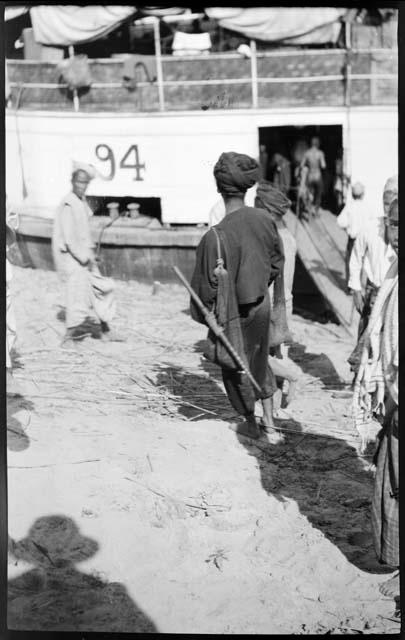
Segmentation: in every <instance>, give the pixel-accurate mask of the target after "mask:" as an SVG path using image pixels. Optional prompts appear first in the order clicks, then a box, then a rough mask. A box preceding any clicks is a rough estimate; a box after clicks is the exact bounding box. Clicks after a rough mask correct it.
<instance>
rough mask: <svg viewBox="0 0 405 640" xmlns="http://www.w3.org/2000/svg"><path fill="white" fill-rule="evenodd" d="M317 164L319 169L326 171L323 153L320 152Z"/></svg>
mask: <svg viewBox="0 0 405 640" xmlns="http://www.w3.org/2000/svg"><path fill="white" fill-rule="evenodd" d="M319 163H320V165H321V169H326V161H325V154H324V152H323V151H320V158H319Z"/></svg>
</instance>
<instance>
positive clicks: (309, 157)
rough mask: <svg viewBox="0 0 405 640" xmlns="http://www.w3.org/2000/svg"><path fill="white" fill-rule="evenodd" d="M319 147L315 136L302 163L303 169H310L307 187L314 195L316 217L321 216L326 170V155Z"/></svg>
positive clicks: (318, 141)
mask: <svg viewBox="0 0 405 640" xmlns="http://www.w3.org/2000/svg"><path fill="white" fill-rule="evenodd" d="M319 147H320V140H319V138H318V137H317V136H314V137H313V138H312V139H311V147H310V148H309V149H308V150H307V151H306V152H305V154H304V157H303V159H302V162H301V166H302V167H304V166H306V167H308V175H307V187H308V189H309V191H310V193H311V194H312V201H313V206H314V215H315V216H319V207H320V206H321V198H322V191H323V177H322V171H323V170H324V169H326V162H325V155H324V153H323V151H321V149H320V148H319Z"/></svg>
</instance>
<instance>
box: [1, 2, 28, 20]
mask: <svg viewBox="0 0 405 640" xmlns="http://www.w3.org/2000/svg"><path fill="white" fill-rule="evenodd" d="M28 11H29V6H28V5H25V6H23V5H20V6H19V7H11V6H8V7H6V8H5V10H4V21H5V22H8V21H9V20H14V18H19V17H20V16H23V15H24V13H28Z"/></svg>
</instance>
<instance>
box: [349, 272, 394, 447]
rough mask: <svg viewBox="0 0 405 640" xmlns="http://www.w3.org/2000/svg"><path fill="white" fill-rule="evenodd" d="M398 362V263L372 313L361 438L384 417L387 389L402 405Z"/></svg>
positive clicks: (360, 379) (356, 407)
mask: <svg viewBox="0 0 405 640" xmlns="http://www.w3.org/2000/svg"><path fill="white" fill-rule="evenodd" d="M398 362H399V347H398V260H395V262H394V263H393V264H392V266H391V268H390V269H389V271H388V273H387V276H386V278H385V280H384V282H383V284H382V285H381V288H380V291H379V292H378V295H377V298H376V300H375V303H374V307H373V310H372V312H371V316H370V320H369V323H368V326H367V330H366V336H365V341H364V349H363V353H362V356H361V362H360V367H359V371H358V374H357V377H356V381H355V386H354V393H353V402H352V416H353V419H354V422H355V426H356V429H357V431H358V432H359V433H360V435H361V436H363V435H364V430H368V426H369V424H370V422H371V420H372V414H373V413H374V414H376V415H380V416H383V415H384V411H385V410H384V396H385V391H386V389H388V390H389V391H390V393H391V395H392V397H393V399H394V402H395V403H396V404H398Z"/></svg>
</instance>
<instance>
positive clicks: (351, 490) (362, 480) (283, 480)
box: [237, 418, 391, 574]
mask: <svg viewBox="0 0 405 640" xmlns="http://www.w3.org/2000/svg"><path fill="white" fill-rule="evenodd" d="M275 423H276V426H277V427H278V428H279V429H280V430H282V433H283V434H284V441H283V442H280V443H278V444H271V443H269V442H268V441H267V439H265V438H263V439H260V440H259V441H255V440H251V439H249V438H246V437H244V436H242V435H240V434H237V437H238V440H239V442H240V443H241V444H242V445H243V446H244V447H245V448H246V450H247V451H248V453H249V455H251V456H254V457H255V458H256V459H257V462H258V465H259V468H260V476H261V483H262V486H263V489H264V490H265V491H266V492H267V493H268V494H269V495H272V496H274V497H275V498H277V499H278V500H279V501H281V502H285V501H286V500H294V501H295V502H296V503H297V505H298V507H299V510H300V512H301V513H302V514H303V515H304V516H305V517H306V518H307V519H308V521H309V522H310V523H311V524H312V526H314V527H316V528H317V529H319V530H320V531H322V533H323V534H324V536H325V537H326V538H327V539H328V540H329V541H330V542H332V544H334V545H335V546H337V547H338V549H340V551H341V552H342V553H343V554H344V555H345V556H346V558H347V559H348V560H349V562H350V563H352V564H353V565H355V566H356V567H357V568H359V569H361V570H362V571H367V572H370V573H377V574H381V573H389V572H390V571H391V570H388V569H387V568H386V567H384V566H383V565H380V564H379V563H378V561H377V558H376V555H375V552H374V547H373V540H372V531H371V519H370V514H371V509H370V507H371V499H372V494H373V476H372V474H371V472H369V471H366V470H365V469H364V467H363V465H362V463H361V460H360V459H359V458H358V455H357V452H356V449H355V448H354V447H352V446H350V445H349V444H348V443H347V442H345V441H344V440H341V439H338V438H335V437H333V436H323V435H320V434H313V433H311V434H309V433H308V432H307V433H305V432H304V431H303V429H302V426H301V424H300V423H299V422H297V421H295V420H293V419H289V420H280V419H278V418H276V419H275Z"/></svg>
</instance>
